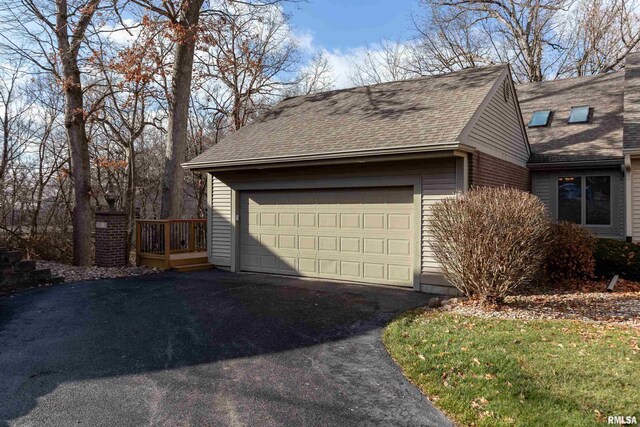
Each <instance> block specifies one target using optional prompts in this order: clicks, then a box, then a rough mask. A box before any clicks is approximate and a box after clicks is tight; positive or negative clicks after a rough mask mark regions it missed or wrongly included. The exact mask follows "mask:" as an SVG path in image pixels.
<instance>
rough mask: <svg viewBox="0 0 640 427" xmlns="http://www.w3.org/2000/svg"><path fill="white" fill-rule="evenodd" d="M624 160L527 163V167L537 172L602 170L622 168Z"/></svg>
mask: <svg viewBox="0 0 640 427" xmlns="http://www.w3.org/2000/svg"><path fill="white" fill-rule="evenodd" d="M623 164H624V158H622V157H621V158H620V159H608V160H581V161H571V162H546V163H527V167H528V168H529V169H530V170H532V171H537V170H541V171H542V170H557V169H589V168H595V169H602V168H610V167H616V166H622V165H623Z"/></svg>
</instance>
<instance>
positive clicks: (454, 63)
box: [408, 4, 498, 75]
mask: <svg viewBox="0 0 640 427" xmlns="http://www.w3.org/2000/svg"><path fill="white" fill-rule="evenodd" d="M427 7H428V9H429V11H428V13H427V14H426V17H425V18H424V19H423V20H417V19H414V25H415V27H416V29H417V31H418V33H419V35H418V38H417V40H416V41H415V42H414V43H412V44H411V46H410V58H409V59H408V68H409V69H411V70H412V71H413V72H415V73H416V74H420V75H429V74H439V73H447V72H453V71H458V70H462V69H465V68H475V67H479V66H484V65H492V64H494V63H495V61H496V60H497V59H498V56H497V55H496V54H495V53H494V52H493V48H492V44H491V40H490V37H489V35H488V34H487V33H486V32H485V31H484V30H483V29H481V28H478V27H477V26H476V25H475V23H476V22H477V17H476V16H474V15H475V14H473V13H465V14H459V13H457V12H456V11H454V10H452V9H450V8H441V7H439V6H437V5H434V4H429V5H428V6H427Z"/></svg>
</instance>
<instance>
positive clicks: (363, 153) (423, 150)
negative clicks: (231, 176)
mask: <svg viewBox="0 0 640 427" xmlns="http://www.w3.org/2000/svg"><path fill="white" fill-rule="evenodd" d="M446 151H451V152H452V153H453V155H460V154H461V153H472V152H474V151H475V148H473V147H470V146H468V145H465V144H459V143H458V142H453V143H446V144H423V145H413V146H410V147H385V148H376V149H371V150H346V151H339V152H332V153H314V154H301V155H296V156H276V157H262V158H254V159H234V160H226V161H217V162H216V161H205V162H187V163H183V164H182V165H181V166H182V168H183V169H186V170H191V171H198V170H200V171H201V170H212V169H242V168H258V167H275V166H286V165H288V164H291V163H305V164H306V163H307V162H313V161H317V162H323V161H327V162H330V161H340V160H343V163H351V162H353V163H357V162H359V160H357V159H361V160H360V161H361V162H365V161H367V160H370V161H372V160H371V159H373V158H375V157H381V156H398V155H420V154H436V153H438V152H446ZM456 152H458V154H457V153H456ZM380 160H385V159H380Z"/></svg>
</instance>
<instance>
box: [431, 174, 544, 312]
mask: <svg viewBox="0 0 640 427" xmlns="http://www.w3.org/2000/svg"><path fill="white" fill-rule="evenodd" d="M432 216H433V218H432V220H431V229H432V232H433V235H434V243H433V250H434V254H435V257H436V259H437V261H438V262H439V263H440V265H441V268H442V271H443V273H444V275H445V277H446V278H447V279H448V280H449V282H450V283H451V284H452V285H453V286H455V287H456V288H458V289H459V290H460V291H461V292H462V293H463V294H465V295H467V296H469V297H473V298H480V299H482V300H483V301H485V302H499V301H501V300H502V298H504V296H505V295H507V294H508V293H509V292H511V291H513V290H515V289H516V288H518V287H521V286H524V285H527V284H529V283H531V282H532V281H533V280H534V279H535V278H536V277H537V276H538V274H539V273H540V271H541V269H542V267H543V262H544V261H545V249H546V246H547V243H548V241H549V236H550V234H549V224H550V223H549V216H548V213H547V210H546V208H545V206H544V205H543V204H542V202H541V201H540V200H539V199H538V198H537V197H536V196H534V195H532V194H529V193H526V192H523V191H520V190H516V189H511V188H488V187H479V188H475V189H473V190H471V191H469V192H468V193H467V194H465V195H459V196H457V197H455V198H450V199H444V200H443V201H441V202H439V203H436V204H435V205H434V206H433V210H432Z"/></svg>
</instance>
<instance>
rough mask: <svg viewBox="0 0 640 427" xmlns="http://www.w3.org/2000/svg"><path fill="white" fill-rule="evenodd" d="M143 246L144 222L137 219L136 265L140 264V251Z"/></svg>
mask: <svg viewBox="0 0 640 427" xmlns="http://www.w3.org/2000/svg"><path fill="white" fill-rule="evenodd" d="M141 248H142V224H140V222H139V221H136V265H137V266H140V252H141Z"/></svg>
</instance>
